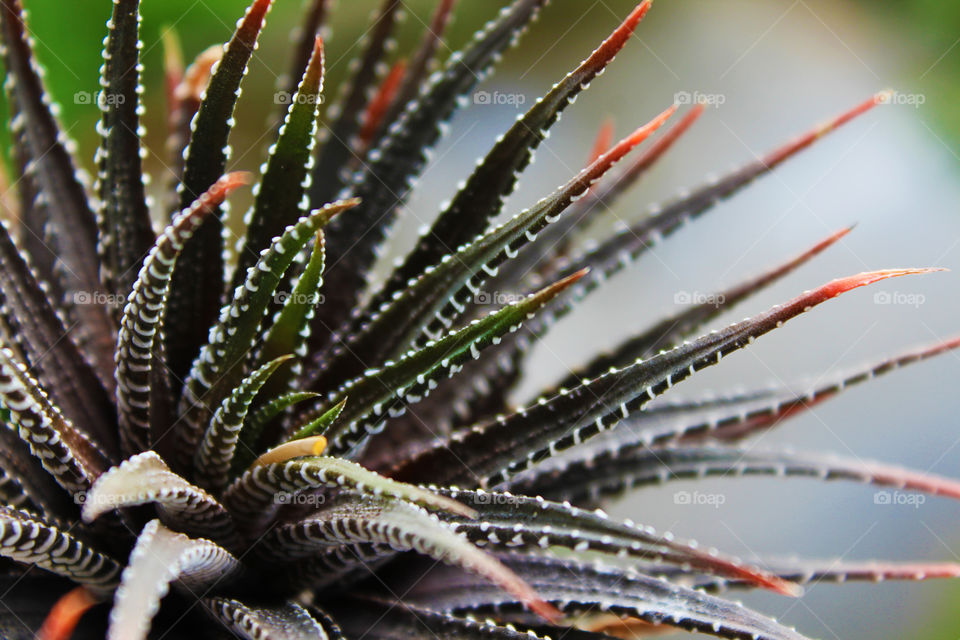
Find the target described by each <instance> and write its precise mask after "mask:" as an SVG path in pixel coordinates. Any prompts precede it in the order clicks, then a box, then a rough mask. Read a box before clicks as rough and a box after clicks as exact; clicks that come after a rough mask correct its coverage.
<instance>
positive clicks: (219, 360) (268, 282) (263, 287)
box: [178, 199, 358, 469]
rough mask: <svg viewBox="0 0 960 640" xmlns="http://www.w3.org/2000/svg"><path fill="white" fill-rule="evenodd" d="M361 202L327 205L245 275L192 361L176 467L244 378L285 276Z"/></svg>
mask: <svg viewBox="0 0 960 640" xmlns="http://www.w3.org/2000/svg"><path fill="white" fill-rule="evenodd" d="M357 202H358V201H357V200H356V199H353V200H344V201H341V202H335V203H333V204H329V205H327V206H326V207H324V208H322V209H318V210H316V211H314V212H312V213H311V214H310V215H308V216H304V217H303V218H302V219H300V221H298V222H297V223H296V224H294V225H291V226H289V227H287V229H286V230H285V231H284V233H283V235H281V236H280V237H278V238H276V239H275V240H274V241H273V243H272V244H271V245H270V247H269V248H267V249H264V250H263V251H262V252H261V255H260V260H259V261H258V262H257V264H256V265H255V266H253V267H251V268H250V269H249V270H248V271H247V279H246V282H244V284H243V285H242V286H240V287H237V289H236V291H235V292H234V297H233V300H232V301H231V302H230V304H228V305H226V306H224V307H223V310H222V311H221V313H220V320H219V321H218V322H217V323H216V325H214V327H213V329H211V330H210V335H209V339H208V342H207V344H206V345H204V347H203V349H202V350H201V351H200V355H199V356H198V357H197V360H196V361H195V362H194V365H193V368H192V369H191V372H190V375H189V377H188V378H187V381H186V383H185V384H184V394H183V397H182V398H181V403H180V413H181V415H182V416H183V424H182V425H181V427H182V428H181V429H180V434H179V435H180V437H181V439H180V442H181V445H180V446H179V448H178V456H179V458H178V462H179V463H180V464H182V467H183V468H185V469H186V468H190V467H191V464H192V459H193V453H194V451H195V450H196V449H195V447H196V445H197V444H198V443H199V441H200V438H201V437H202V435H203V433H204V430H205V429H206V427H207V425H208V424H209V423H210V420H211V419H212V418H213V413H214V411H216V408H217V407H218V406H219V405H220V403H221V402H222V401H223V399H224V398H225V397H226V396H227V395H228V394H229V393H230V392H231V391H232V390H233V389H234V388H235V387H236V385H237V384H239V382H240V381H241V380H242V379H243V378H244V376H245V375H246V371H245V365H246V364H247V362H248V360H249V359H250V358H249V356H250V353H251V351H252V350H253V349H254V347H255V341H256V339H257V335H258V329H259V328H260V324H261V322H262V321H263V318H264V315H265V314H266V311H267V309H268V307H269V306H270V304H271V303H272V302H273V300H274V292H275V291H276V288H277V285H278V284H280V280H281V278H282V277H283V274H284V273H285V272H286V271H287V269H288V268H289V267H290V265H291V263H292V262H293V260H294V258H295V257H296V255H297V252H299V251H300V250H301V249H302V248H303V247H304V245H306V243H307V242H308V241H309V240H310V238H312V237H313V235H314V234H315V233H316V232H317V231H318V230H319V229H321V228H322V227H323V226H324V225H325V224H327V222H328V221H329V220H330V219H331V218H332V217H333V216H335V215H337V214H338V213H340V212H342V211H345V210H347V209H349V208H351V207H354V206H356V205H357Z"/></svg>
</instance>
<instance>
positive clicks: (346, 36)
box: [0, 0, 504, 166]
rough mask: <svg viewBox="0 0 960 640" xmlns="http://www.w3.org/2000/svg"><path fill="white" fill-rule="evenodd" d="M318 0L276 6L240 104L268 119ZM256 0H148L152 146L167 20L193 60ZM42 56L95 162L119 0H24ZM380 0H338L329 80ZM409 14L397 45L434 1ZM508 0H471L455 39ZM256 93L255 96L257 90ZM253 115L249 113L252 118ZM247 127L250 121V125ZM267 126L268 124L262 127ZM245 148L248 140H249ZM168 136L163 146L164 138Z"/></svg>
mask: <svg viewBox="0 0 960 640" xmlns="http://www.w3.org/2000/svg"><path fill="white" fill-rule="evenodd" d="M308 1H309V0H299V1H298V0H278V1H277V2H275V3H274V7H273V8H272V9H271V11H270V14H269V16H268V17H267V27H266V32H265V35H264V37H263V38H262V39H261V40H262V42H261V46H260V49H259V50H258V52H257V54H256V56H255V62H254V64H253V65H252V68H251V71H250V74H249V76H248V78H247V79H246V81H245V83H244V93H245V96H244V100H242V101H241V105H240V107H239V108H240V109H241V110H243V111H244V115H245V117H247V116H249V117H250V118H251V119H252V121H254V122H260V123H262V122H265V118H267V117H268V116H269V115H271V114H273V115H275V114H276V109H275V105H274V104H273V100H272V96H273V92H274V91H275V88H276V86H277V85H276V83H277V81H278V79H279V78H280V77H281V76H283V75H284V74H285V73H287V71H288V66H289V55H288V54H289V50H290V48H291V46H292V45H291V43H292V42H293V37H294V36H293V35H292V34H293V32H294V31H295V29H296V26H297V20H298V19H299V17H300V16H301V15H302V14H303V7H304V5H305V4H306V2H308ZM248 3H249V0H162V1H159V2H153V1H144V2H143V3H142V5H141V10H142V14H143V22H142V27H141V39H142V41H143V64H144V76H143V83H144V85H145V96H146V97H145V103H146V107H147V115H146V125H147V131H148V146H151V147H152V148H153V149H158V148H159V149H162V145H163V131H164V129H163V127H164V124H163V122H164V121H163V117H164V116H163V109H164V103H163V94H164V89H163V57H164V56H163V44H162V41H161V35H162V32H163V30H165V29H170V28H173V29H174V30H175V31H176V33H177V35H178V36H179V39H180V41H181V43H182V46H183V49H184V59H185V61H186V62H187V63H189V62H190V60H192V59H193V58H194V56H196V54H198V53H199V52H201V51H203V50H204V49H206V48H207V47H209V46H211V45H214V44H219V43H223V42H225V41H226V40H227V39H229V37H230V34H231V33H232V32H233V29H234V26H235V24H236V21H237V19H239V18H240V17H241V16H242V15H243V12H244V10H245V8H246V6H247V4H248ZM23 4H24V6H25V8H26V10H27V12H28V20H29V28H30V31H31V34H32V35H33V38H34V45H35V51H36V55H37V58H38V59H39V61H40V63H41V64H42V66H43V67H44V70H45V73H46V77H45V80H46V85H47V88H48V90H49V91H50V93H51V94H52V96H53V99H54V101H55V102H57V103H58V104H59V106H60V109H61V121H62V122H63V123H64V124H65V126H66V128H67V129H68V132H69V135H70V136H71V137H72V138H74V139H75V140H76V141H77V142H78V143H79V145H80V148H81V151H82V154H81V155H82V157H81V160H82V161H83V162H85V163H87V165H88V166H89V163H90V162H91V154H92V149H93V148H94V145H95V144H96V140H95V131H94V124H95V123H96V121H97V119H98V118H99V112H98V110H97V107H96V105H95V104H91V101H90V100H89V96H95V95H96V91H97V89H98V78H99V69H100V64H101V57H100V54H101V50H102V47H103V42H102V41H103V36H104V35H105V34H106V27H105V23H106V21H107V19H108V18H109V16H110V11H111V8H112V3H111V2H110V0H69V1H68V2H64V0H23ZM379 4H380V2H379V0H377V1H372V0H370V1H367V0H363V1H357V0H339V1H338V2H335V3H334V12H333V17H332V20H331V25H330V27H331V29H332V33H333V37H332V38H330V40H329V42H328V43H327V68H328V74H327V86H328V87H337V86H338V85H339V81H340V80H341V79H342V77H343V75H344V74H345V73H346V68H347V63H348V62H349V61H350V59H352V58H353V57H354V56H355V55H356V54H357V53H358V51H359V49H358V48H357V42H358V40H359V39H360V37H361V36H362V35H363V30H364V29H365V28H366V26H367V25H368V17H369V15H370V13H371V12H372V11H374V10H375V9H376V7H377V6H378V5H379ZM405 4H406V6H407V12H406V18H405V20H404V22H403V24H402V25H401V26H400V28H399V30H398V45H399V46H398V49H397V50H398V51H409V50H410V49H411V48H412V47H413V46H415V43H416V41H417V40H418V39H419V38H420V34H421V33H422V29H423V28H424V26H425V24H428V23H429V20H430V15H431V13H432V10H433V7H434V6H435V4H436V3H435V1H434V0H407V2H406V3H405ZM503 4H504V3H503V2H463V3H461V6H460V7H458V11H457V16H456V19H455V20H454V21H453V23H452V24H451V28H450V32H449V37H448V38H447V41H448V42H449V43H450V44H451V46H452V45H455V44H458V43H462V42H463V41H465V40H466V39H467V38H468V37H469V36H470V34H472V33H473V31H474V30H475V29H476V26H477V25H478V24H479V23H481V22H482V21H483V20H485V19H487V18H489V17H492V16H493V15H494V14H495V13H496V11H497V9H498V8H499V7H500V6H502V5H503ZM251 95H253V96H256V97H254V98H252V99H251V98H250V96H251ZM0 112H2V113H0V115H2V116H3V119H4V122H8V118H7V116H8V112H7V106H6V101H5V97H0ZM249 121H251V120H250V119H248V120H247V122H249ZM247 132H248V133H250V132H251V130H249V129H248V130H247ZM260 132H261V133H262V132H263V129H261V130H260ZM239 142H240V146H241V148H242V145H243V140H240V141H239ZM158 145H159V146H158ZM0 147H2V149H3V150H4V154H5V155H6V153H7V151H8V149H9V132H8V131H7V129H6V127H4V129H3V131H2V142H0Z"/></svg>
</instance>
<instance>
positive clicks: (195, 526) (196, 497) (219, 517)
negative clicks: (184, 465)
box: [83, 451, 239, 549]
mask: <svg viewBox="0 0 960 640" xmlns="http://www.w3.org/2000/svg"><path fill="white" fill-rule="evenodd" d="M150 503H153V504H155V505H156V506H157V511H158V513H159V515H160V519H161V520H162V521H163V522H164V523H165V524H166V525H167V526H169V527H172V528H174V529H175V530H177V531H181V530H183V532H184V533H189V534H190V535H194V536H200V537H204V538H210V539H212V540H214V541H216V542H217V543H219V544H221V545H223V546H225V547H227V548H230V549H235V548H237V547H238V546H239V537H238V536H237V532H236V527H235V525H234V523H233V519H232V518H231V517H230V514H229V513H227V512H226V510H225V509H224V508H223V507H222V506H221V505H220V503H219V502H217V500H216V499H215V498H214V497H213V496H211V495H210V494H208V493H207V492H206V491H204V490H203V489H201V488H199V487H196V486H194V485H192V484H190V483H189V482H187V481H186V480H184V479H183V478H181V477H180V476H178V475H177V474H175V473H173V472H172V471H170V468H169V467H168V466H167V465H166V463H164V461H163V460H162V459H161V458H160V456H158V455H157V454H156V453H154V452H153V451H145V452H143V453H141V454H138V455H135V456H133V457H132V458H130V459H128V460H124V461H123V462H122V463H120V464H119V465H118V466H116V467H113V468H112V469H110V470H109V471H107V472H106V473H104V474H103V475H102V476H100V477H99V478H98V479H97V481H96V483H94V485H93V488H92V489H90V491H89V492H88V493H87V494H86V496H85V500H84V501H83V519H84V520H85V521H87V522H92V521H93V520H95V519H97V518H98V517H100V516H101V515H102V514H104V513H106V512H108V511H110V510H112V509H120V508H123V507H132V506H135V505H140V504H150Z"/></svg>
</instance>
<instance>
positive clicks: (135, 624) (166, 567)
mask: <svg viewBox="0 0 960 640" xmlns="http://www.w3.org/2000/svg"><path fill="white" fill-rule="evenodd" d="M239 572H240V565H239V564H238V562H237V560H236V559H235V558H234V557H233V556H232V555H230V554H229V553H228V552H227V551H225V550H223V549H222V548H220V547H218V546H217V545H215V544H214V543H212V542H210V541H208V540H191V539H190V538H188V537H187V536H185V535H183V534H180V533H174V532H172V531H170V530H169V529H167V528H166V527H164V526H163V525H162V524H160V521H159V520H151V521H150V522H149V523H147V525H146V526H145V527H144V528H143V531H142V532H141V533H140V537H139V538H137V544H136V546H134V548H133V551H131V552H130V561H129V563H128V564H127V566H126V568H125V569H124V570H123V574H122V576H121V580H120V586H119V587H118V588H117V593H116V595H115V597H114V605H113V609H111V610H110V628H109V629H108V630H107V638H108V640H146V638H147V632H148V631H149V629H150V621H151V620H152V619H153V617H154V615H156V613H157V610H158V609H159V608H160V600H161V599H163V597H164V596H165V595H166V594H167V592H168V591H169V589H170V584H171V583H172V582H174V581H176V582H177V583H178V584H179V585H181V586H182V587H183V588H185V589H188V590H190V591H192V592H197V591H201V590H205V589H207V588H209V587H210V586H212V585H216V584H224V585H225V584H229V582H230V581H231V580H233V579H235V578H236V577H237V575H238V574H239Z"/></svg>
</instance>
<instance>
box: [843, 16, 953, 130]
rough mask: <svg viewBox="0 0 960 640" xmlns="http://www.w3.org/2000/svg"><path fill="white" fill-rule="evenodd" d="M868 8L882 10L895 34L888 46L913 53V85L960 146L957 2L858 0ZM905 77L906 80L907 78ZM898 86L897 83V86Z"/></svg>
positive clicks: (940, 127)
mask: <svg viewBox="0 0 960 640" xmlns="http://www.w3.org/2000/svg"><path fill="white" fill-rule="evenodd" d="M857 3H858V4H860V5H861V6H862V7H863V8H864V9H865V10H866V11H869V12H871V13H873V14H880V15H881V16H882V17H883V18H885V19H886V20H887V21H888V22H889V23H890V26H891V30H892V31H893V33H896V34H899V35H898V39H897V40H892V41H891V42H890V47H892V48H894V49H896V50H904V51H905V52H909V53H908V54H913V53H916V54H917V60H920V61H922V63H921V64H919V65H917V66H916V68H915V70H916V74H915V77H914V78H913V81H914V82H915V85H914V86H911V87H908V88H903V90H907V89H909V90H910V91H917V92H921V93H923V94H924V95H925V96H926V98H927V102H926V104H927V106H928V108H929V112H930V116H931V119H932V120H933V122H934V123H935V124H936V127H937V128H938V129H939V130H940V131H942V132H944V133H945V134H946V136H947V137H949V138H950V140H951V141H952V142H953V143H955V144H960V111H958V110H957V108H956V105H957V104H958V103H960V2H956V1H954V0H900V1H899V2H877V0H857ZM908 80H909V78H908ZM897 88H898V89H901V88H900V87H897Z"/></svg>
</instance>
